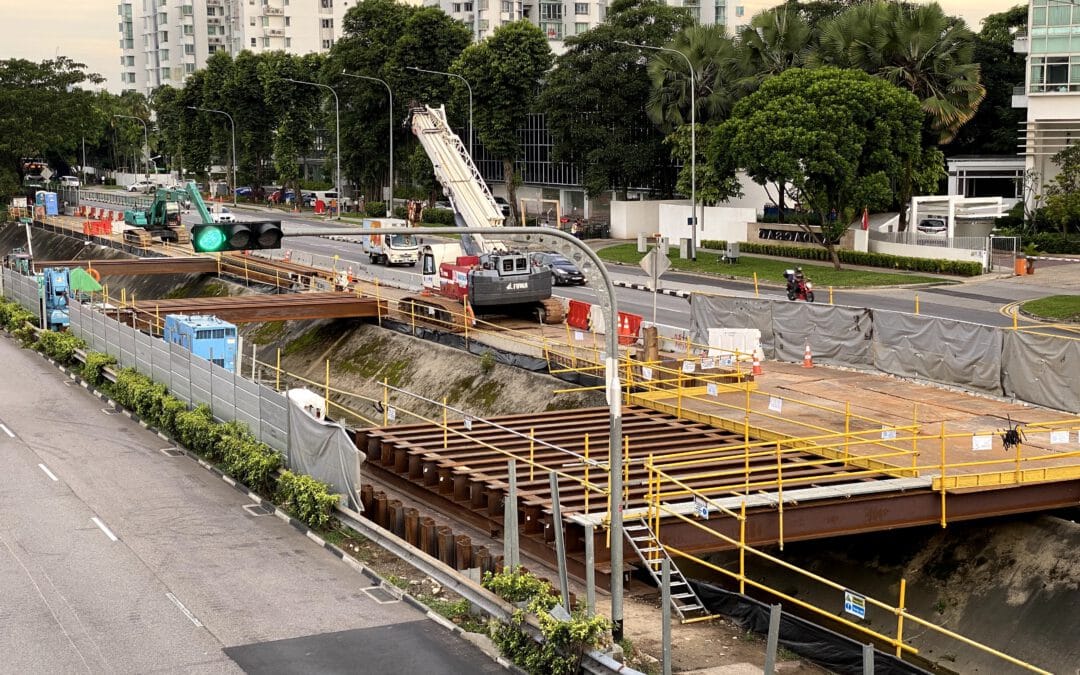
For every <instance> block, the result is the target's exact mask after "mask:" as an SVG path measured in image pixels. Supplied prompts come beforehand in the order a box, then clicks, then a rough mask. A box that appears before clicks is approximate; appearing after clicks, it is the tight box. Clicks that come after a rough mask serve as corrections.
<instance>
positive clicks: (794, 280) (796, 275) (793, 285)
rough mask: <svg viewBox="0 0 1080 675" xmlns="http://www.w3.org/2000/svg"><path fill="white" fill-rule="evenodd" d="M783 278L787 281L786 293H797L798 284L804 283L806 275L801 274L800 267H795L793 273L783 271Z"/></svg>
mask: <svg viewBox="0 0 1080 675" xmlns="http://www.w3.org/2000/svg"><path fill="white" fill-rule="evenodd" d="M784 278H785V279H787V290H788V291H797V290H798V289H799V284H800V283H802V282H803V281H806V275H805V274H803V270H802V267H796V268H795V271H791V270H785V271H784Z"/></svg>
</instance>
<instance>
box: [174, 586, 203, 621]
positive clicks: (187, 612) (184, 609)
mask: <svg viewBox="0 0 1080 675" xmlns="http://www.w3.org/2000/svg"><path fill="white" fill-rule="evenodd" d="M165 597H167V598H168V599H169V600H172V603H173V604H174V605H176V606H177V607H179V608H180V611H181V612H183V613H184V616H186V617H187V618H188V619H190V620H191V623H193V624H195V625H196V626H198V627H199V628H202V627H203V625H202V621H199V620H198V619H197V618H195V615H194V614H192V613H191V610H190V609H188V608H187V607H184V603H182V602H180V601H179V600H177V599H176V596H175V595H173V594H172V593H166V594H165Z"/></svg>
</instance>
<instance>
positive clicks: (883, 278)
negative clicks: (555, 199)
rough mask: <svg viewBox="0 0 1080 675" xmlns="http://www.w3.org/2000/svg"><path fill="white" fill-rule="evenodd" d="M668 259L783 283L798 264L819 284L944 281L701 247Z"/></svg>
mask: <svg viewBox="0 0 1080 675" xmlns="http://www.w3.org/2000/svg"><path fill="white" fill-rule="evenodd" d="M597 255H599V256H600V259H601V260H608V261H611V262H621V263H628V264H633V265H636V264H638V263H639V262H641V258H642V254H641V253H638V252H637V244H616V245H615V246H608V247H606V248H602V249H600V250H599V251H597ZM668 259H669V260H671V269H673V270H678V271H680V272H703V273H706V274H722V275H724V276H731V277H741V278H747V279H752V278H753V277H754V273H755V272H756V273H757V276H758V280H759V281H764V282H768V283H773V284H779V283H783V281H784V270H786V269H791V268H793V267H795V266H796V265H799V266H801V267H802V268H803V272H805V273H806V276H807V277H809V278H810V280H811V281H813V282H814V285H815V286H817V287H819V288H825V287H827V286H834V287H836V288H851V287H863V286H896V285H900V284H925V283H940V282H941V279H940V278H936V277H928V276H922V275H918V274H900V273H896V272H871V271H867V270H855V269H840V270H835V269H833V268H832V266H831V265H830V266H827V267H826V266H824V265H808V264H806V263H805V262H801V261H785V260H774V259H772V258H757V257H754V256H749V255H744V256H740V257H739V262H737V263H735V264H730V263H726V262H722V261H721V260H720V255H718V254H716V253H704V252H702V251H698V259H697V260H696V261H695V260H683V259H681V258H679V251H678V249H676V248H670V249H668Z"/></svg>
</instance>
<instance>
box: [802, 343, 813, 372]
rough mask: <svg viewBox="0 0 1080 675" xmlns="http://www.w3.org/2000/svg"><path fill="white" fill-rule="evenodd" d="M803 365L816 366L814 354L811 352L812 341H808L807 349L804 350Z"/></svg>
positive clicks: (805, 366) (806, 366)
mask: <svg viewBox="0 0 1080 675" xmlns="http://www.w3.org/2000/svg"><path fill="white" fill-rule="evenodd" d="M802 367H803V368H813V367H814V355H813V354H811V353H810V343H809V342H807V343H806V351H804V352H803V357H802Z"/></svg>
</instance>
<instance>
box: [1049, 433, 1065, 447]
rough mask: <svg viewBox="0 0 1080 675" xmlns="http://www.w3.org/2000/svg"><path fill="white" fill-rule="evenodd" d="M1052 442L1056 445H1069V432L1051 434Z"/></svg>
mask: <svg viewBox="0 0 1080 675" xmlns="http://www.w3.org/2000/svg"><path fill="white" fill-rule="evenodd" d="M1050 442H1051V443H1053V444H1054V445H1058V444H1060V443H1068V442H1069V432H1068V431H1067V430H1066V431H1051V432H1050Z"/></svg>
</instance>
